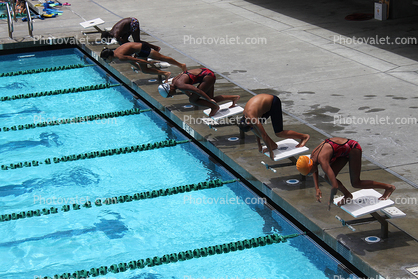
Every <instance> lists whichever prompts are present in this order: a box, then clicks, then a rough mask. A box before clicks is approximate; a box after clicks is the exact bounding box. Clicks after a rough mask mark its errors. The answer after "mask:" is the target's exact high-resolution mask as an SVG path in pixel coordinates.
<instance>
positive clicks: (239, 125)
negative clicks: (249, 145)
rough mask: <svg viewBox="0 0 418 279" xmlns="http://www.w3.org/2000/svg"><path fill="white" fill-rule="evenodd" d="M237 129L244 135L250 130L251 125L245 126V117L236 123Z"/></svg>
mask: <svg viewBox="0 0 418 279" xmlns="http://www.w3.org/2000/svg"><path fill="white" fill-rule="evenodd" d="M238 127H239V128H240V130H241V131H243V132H244V133H246V132H248V131H249V130H251V125H249V124H247V120H246V118H245V116H243V117H241V119H240V121H239V123H238Z"/></svg>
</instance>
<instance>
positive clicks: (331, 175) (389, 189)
mask: <svg viewBox="0 0 418 279" xmlns="http://www.w3.org/2000/svg"><path fill="white" fill-rule="evenodd" d="M361 154H362V149H361V146H360V144H359V143H358V142H356V141H355V140H350V139H345V138H331V139H326V140H325V141H323V142H322V143H321V144H320V145H319V146H318V147H316V148H315V149H314V150H313V151H312V154H311V156H310V158H308V157H307V156H300V157H299V159H298V162H297V164H296V167H297V169H298V170H299V171H300V172H301V173H302V174H303V175H309V174H313V179H314V183H315V189H316V200H317V201H318V202H321V198H322V192H321V190H320V189H319V186H318V185H319V184H318V165H321V167H322V169H323V171H324V172H325V178H326V180H327V181H328V183H330V184H331V185H332V190H331V196H330V200H329V204H328V208H329V207H330V206H331V203H332V202H333V200H334V195H335V194H336V192H337V189H338V190H340V191H341V192H342V193H343V194H344V198H343V199H342V200H341V202H340V203H339V204H338V206H341V205H344V204H345V203H347V200H349V199H352V198H353V195H352V194H351V193H350V192H349V191H348V190H347V189H346V188H345V187H344V185H343V184H342V183H341V181H340V180H338V179H337V178H336V177H337V175H338V173H339V172H340V171H341V169H342V168H343V167H344V166H345V165H346V164H347V162H348V163H349V166H350V180H351V186H353V187H354V188H361V189H374V188H377V189H384V190H385V192H384V193H383V195H382V196H381V197H380V198H379V199H380V200H386V199H388V198H389V197H390V195H391V194H392V193H393V191H395V189H396V187H395V186H394V185H390V184H385V183H381V182H376V181H372V180H361V179H360V172H361Z"/></svg>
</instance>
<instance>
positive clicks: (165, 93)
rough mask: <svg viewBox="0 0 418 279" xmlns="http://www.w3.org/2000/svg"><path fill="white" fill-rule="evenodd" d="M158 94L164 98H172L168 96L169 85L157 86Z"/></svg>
mask: <svg viewBox="0 0 418 279" xmlns="http://www.w3.org/2000/svg"><path fill="white" fill-rule="evenodd" d="M158 93H160V95H161V96H163V97H164V98H168V97H172V96H170V95H169V93H170V84H169V83H163V84H161V85H160V86H158Z"/></svg>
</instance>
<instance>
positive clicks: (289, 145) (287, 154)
mask: <svg viewBox="0 0 418 279" xmlns="http://www.w3.org/2000/svg"><path fill="white" fill-rule="evenodd" d="M276 144H277V148H276V149H274V150H273V153H274V161H275V162H277V161H280V160H283V159H289V160H290V161H292V163H294V164H296V162H297V159H296V157H295V156H296V155H298V154H301V153H303V152H305V151H308V150H309V148H308V147H306V146H303V147H296V145H298V144H299V142H297V141H296V140H294V139H285V140H281V141H277V142H276ZM262 148H263V149H264V148H267V146H265V145H263V147H262ZM264 155H266V156H267V157H269V158H270V153H269V152H265V153H264ZM307 156H309V155H307ZM261 164H262V165H264V166H265V167H266V168H267V169H270V170H272V171H273V172H276V170H274V169H273V168H271V166H269V165H268V164H267V163H265V162H264V161H261Z"/></svg>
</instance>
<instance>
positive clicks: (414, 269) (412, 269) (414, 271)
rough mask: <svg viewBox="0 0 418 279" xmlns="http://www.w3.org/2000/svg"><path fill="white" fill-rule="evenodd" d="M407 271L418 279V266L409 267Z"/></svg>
mask: <svg viewBox="0 0 418 279" xmlns="http://www.w3.org/2000/svg"><path fill="white" fill-rule="evenodd" d="M406 270H407V271H409V272H410V273H411V274H412V275H414V276H415V277H416V278H418V266H414V267H408V268H407V269H406Z"/></svg>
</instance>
